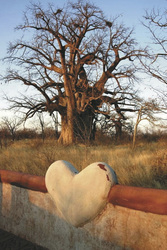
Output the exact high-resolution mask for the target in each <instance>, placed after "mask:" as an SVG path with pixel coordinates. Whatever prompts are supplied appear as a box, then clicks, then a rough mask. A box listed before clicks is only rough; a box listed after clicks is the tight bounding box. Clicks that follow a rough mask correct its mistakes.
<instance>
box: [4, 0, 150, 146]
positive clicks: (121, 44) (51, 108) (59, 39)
mask: <svg viewBox="0 0 167 250" xmlns="http://www.w3.org/2000/svg"><path fill="white" fill-rule="evenodd" d="M24 20H25V21H24V23H23V24H22V25H20V26H18V27H17V29H19V30H23V31H26V32H28V30H32V31H34V32H33V36H32V37H31V39H30V40H28V41H26V40H24V38H22V39H21V40H18V41H16V42H15V43H13V44H11V45H10V47H9V57H8V58H7V59H8V60H9V61H10V62H12V63H13V64H14V65H15V68H14V69H12V70H10V71H9V72H8V74H7V76H6V80H7V81H15V84H16V83H17V82H22V83H23V84H24V85H26V86H28V87H32V88H33V89H34V90H36V94H35V97H31V98H29V97H27V96H26V98H19V99H14V100H12V101H14V105H13V106H14V107H15V108H16V107H19V108H20V107H22V108H26V109H27V113H26V117H31V116H33V115H34V114H35V113H36V112H44V111H47V112H49V113H50V114H52V113H54V112H58V113H59V114H60V116H61V134H60V137H59V141H60V142H62V143H64V144H69V143H72V142H74V141H75V139H76V137H78V135H79V137H85V136H86V137H87V138H88V139H89V140H90V139H91V138H93V137H94V136H93V133H94V128H95V126H94V122H95V117H96V115H97V114H104V115H108V113H107V112H108V111H107V112H105V111H104V110H103V104H104V103H108V104H109V105H112V106H113V107H114V108H115V110H116V112H117V113H119V114H121V113H122V112H123V111H122V109H121V108H120V105H126V100H128V94H129V92H131V88H132V83H133V81H134V79H135V72H136V65H135V61H136V60H135V59H137V58H139V57H140V56H143V55H145V51H143V50H141V49H139V48H137V43H136V41H135V40H134V39H133V37H132V33H133V30H131V29H128V28H126V27H125V26H124V25H123V24H118V23H117V18H113V19H112V20H108V19H107V18H106V17H105V16H104V14H103V12H102V11H101V10H100V9H99V8H97V7H96V6H95V5H93V4H91V3H89V2H84V1H78V2H75V3H68V4H67V6H66V8H63V9H57V8H55V7H54V6H53V5H50V6H49V8H48V10H44V9H43V8H42V6H40V5H36V4H32V5H31V7H30V8H29V9H28V10H27V11H26V13H25V18H24ZM30 34H32V33H28V36H30ZM25 37H26V36H25ZM16 66H18V68H16ZM37 94H38V95H37ZM85 133H87V134H86V135H85Z"/></svg>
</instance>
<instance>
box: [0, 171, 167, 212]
mask: <svg viewBox="0 0 167 250" xmlns="http://www.w3.org/2000/svg"><path fill="white" fill-rule="evenodd" d="M0 182H3V183H10V184H11V185H15V186H19V187H22V188H26V189H30V190H34V191H40V192H43V193H46V192H47V189H46V186H45V178H44V177H43V176H36V175H30V174H24V173H19V172H14V171H9V170H0ZM108 201H109V202H110V203H112V204H113V205H118V206H122V207H127V208H131V209H134V210H140V211H144V212H150V213H154V214H160V215H167V190H162V189H152V188H142V187H131V186H123V185H115V186H113V187H112V188H111V190H110V192H109V195H108Z"/></svg>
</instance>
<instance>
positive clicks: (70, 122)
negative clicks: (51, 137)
mask: <svg viewBox="0 0 167 250" xmlns="http://www.w3.org/2000/svg"><path fill="white" fill-rule="evenodd" d="M94 118H95V115H94V113H92V111H91V110H90V109H88V110H86V111H85V112H83V113H81V114H78V113H74V112H71V113H70V115H69V114H68V116H67V114H66V113H64V114H63V115H61V134H60V137H59V142H60V143H62V144H65V145H68V144H72V143H75V142H81V143H86V142H88V141H91V140H93V139H94V138H95V126H94Z"/></svg>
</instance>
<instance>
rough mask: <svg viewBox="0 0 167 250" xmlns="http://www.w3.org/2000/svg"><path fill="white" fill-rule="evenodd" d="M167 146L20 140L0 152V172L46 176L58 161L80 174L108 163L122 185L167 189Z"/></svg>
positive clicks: (159, 143)
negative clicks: (3, 170)
mask: <svg viewBox="0 0 167 250" xmlns="http://www.w3.org/2000/svg"><path fill="white" fill-rule="evenodd" d="M166 149H167V142H166V141H158V142H152V143H140V144H139V145H137V147H136V148H135V150H132V146H131V145H118V146H114V145H106V146H105V145H103V146H102V145H101V146H87V147H86V146H83V145H73V146H67V147H64V146H60V145H58V144H57V143H56V141H54V140H46V141H45V142H44V143H43V142H42V141H41V140H40V139H33V140H21V141H16V142H14V143H12V144H11V145H10V146H8V147H7V148H2V149H0V169H7V170H13V171H19V172H24V173H30V174H35V175H42V176H44V175H45V173H46V170H47V169H48V167H49V166H50V164H51V163H53V162H54V161H56V160H60V159H61V160H66V161H69V162H71V163H72V164H73V165H74V166H75V167H76V168H77V169H78V170H79V171H81V170H82V169H83V168H85V167H86V166H88V165H89V164H91V163H92V162H96V161H102V162H106V163H108V164H109V165H110V166H111V167H112V168H113V169H114V170H115V172H116V174H117V176H118V181H119V183H120V184H123V185H124V184H125V185H132V186H143V187H152V188H162V189H167V150H166Z"/></svg>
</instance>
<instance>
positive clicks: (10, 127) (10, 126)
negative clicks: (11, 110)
mask: <svg viewBox="0 0 167 250" xmlns="http://www.w3.org/2000/svg"><path fill="white" fill-rule="evenodd" d="M22 122H23V121H22V120H21V119H19V120H18V119H17V118H8V117H2V126H3V127H4V128H6V129H7V131H8V132H9V133H10V135H11V138H12V141H14V140H15V138H16V132H17V130H18V128H19V127H20V125H21V124H22Z"/></svg>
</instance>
